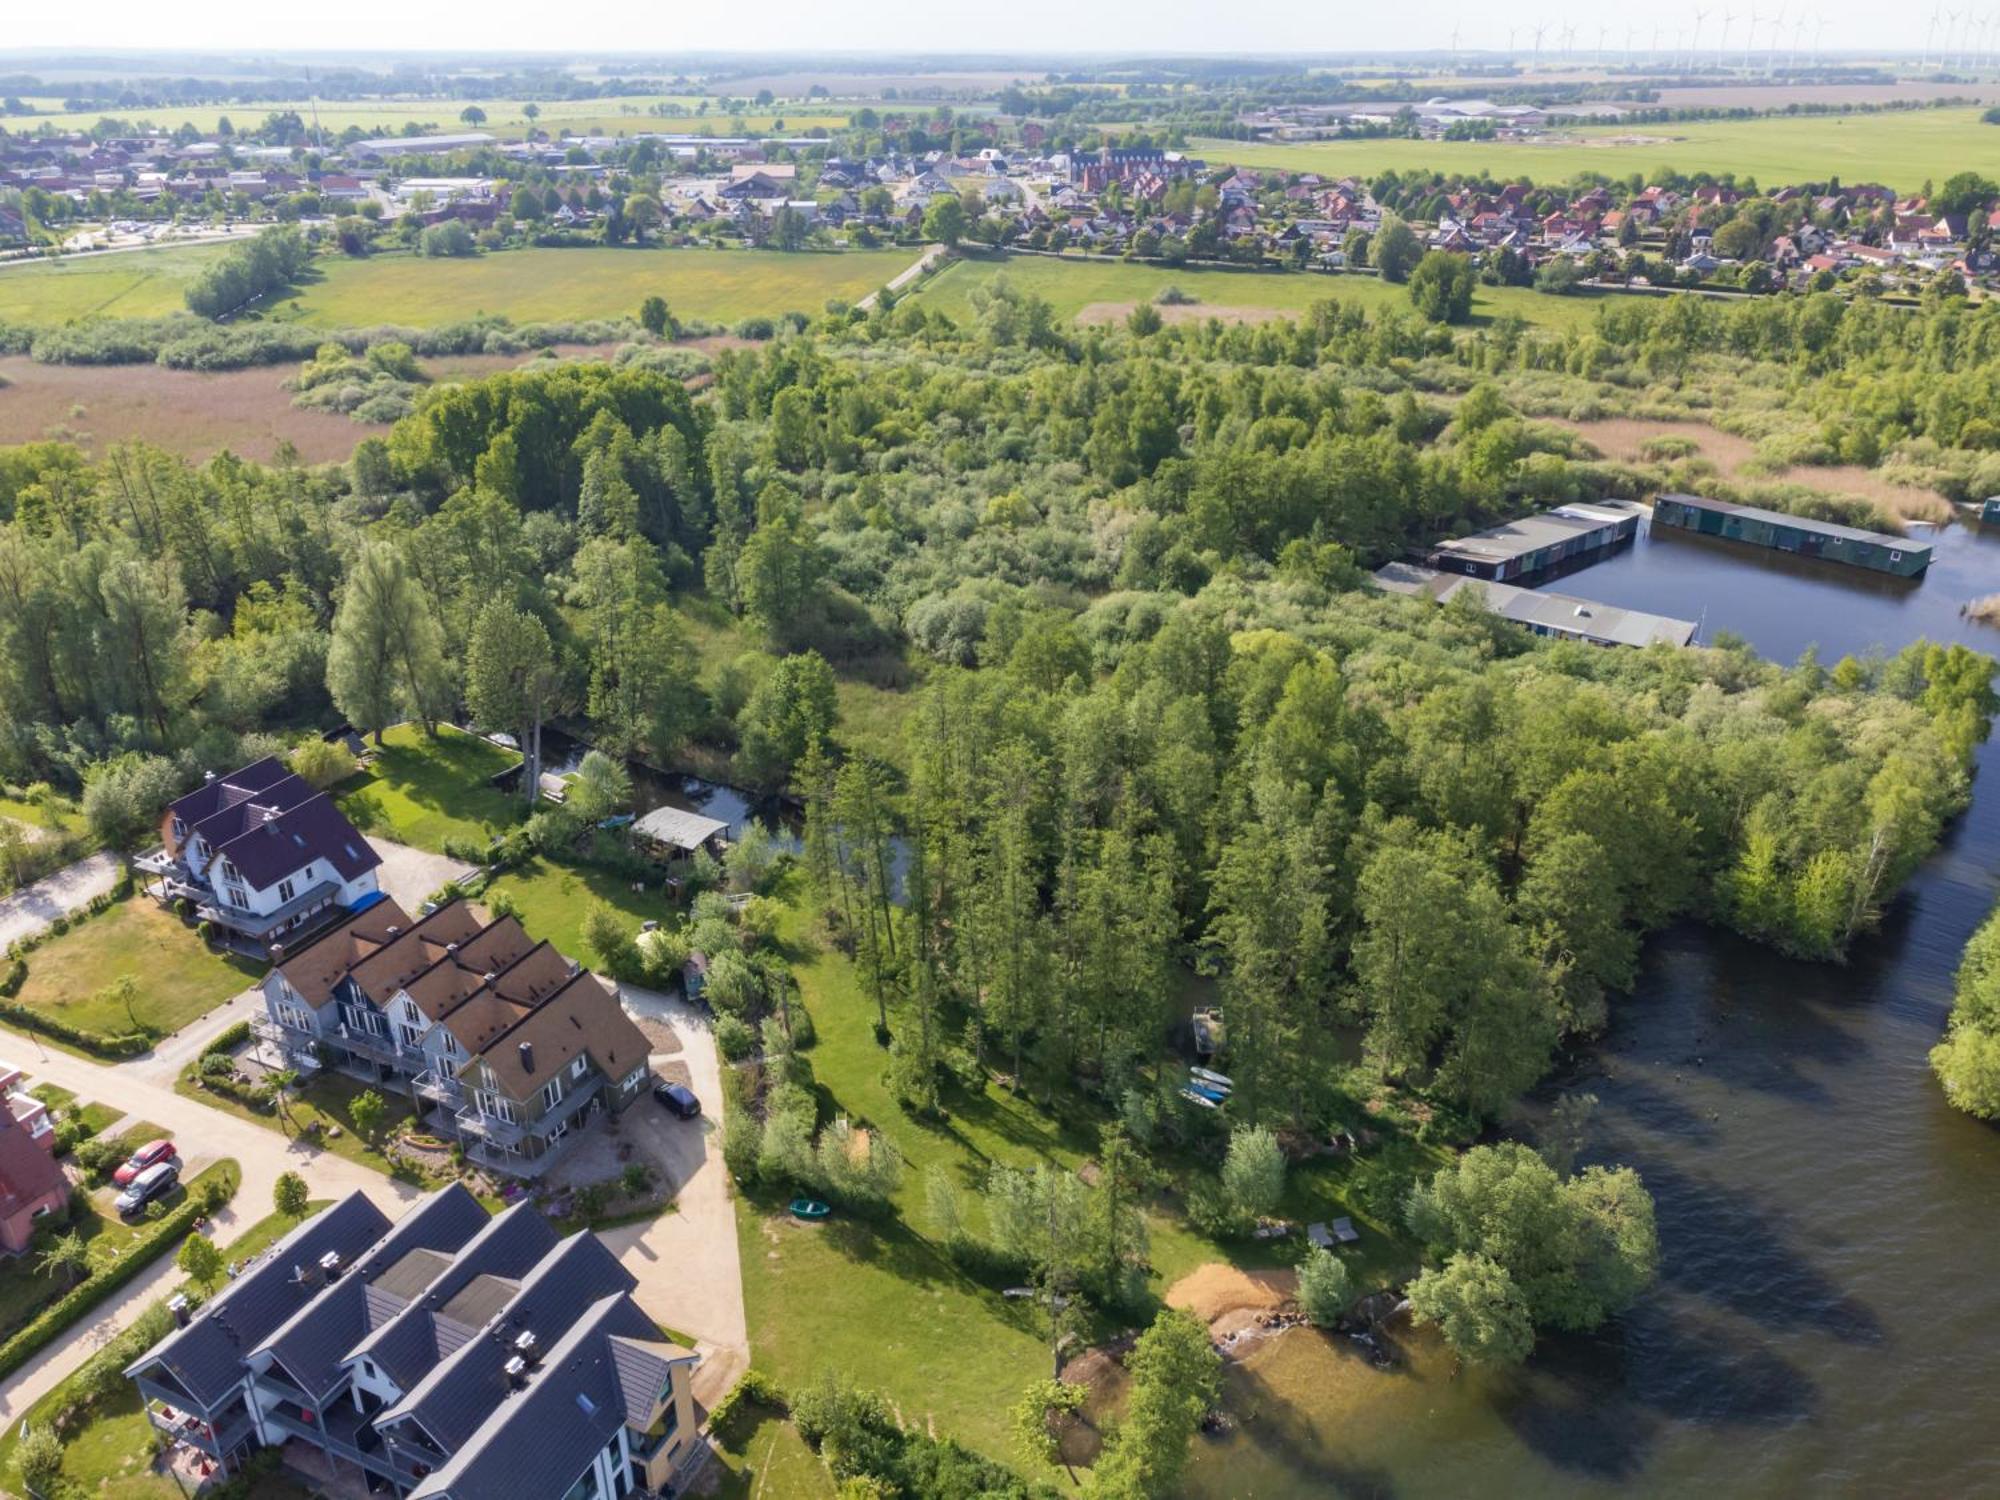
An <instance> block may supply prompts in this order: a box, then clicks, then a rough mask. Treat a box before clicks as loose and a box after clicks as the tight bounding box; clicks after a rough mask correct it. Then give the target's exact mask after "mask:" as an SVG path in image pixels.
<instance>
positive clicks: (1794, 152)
mask: <svg viewBox="0 0 2000 1500" xmlns="http://www.w3.org/2000/svg"><path fill="white" fill-rule="evenodd" d="M1992 131H1993V127H1992V126H1990V125H1982V124H1981V123H1980V120H1979V111H1978V110H1974V109H1918V110H1908V111H1897V112H1894V113H1885V114H1859V115H1832V116H1827V115H1797V116H1774V117H1767V118H1764V119H1755V120H1702V121H1691V122H1685V123H1670V124H1662V125H1632V126H1592V127H1589V128H1579V129H1576V130H1565V131H1563V132H1562V133H1561V135H1562V139H1561V140H1559V141H1552V142H1549V143H1547V144H1539V145H1537V144H1530V143H1522V142H1517V141H1406V140H1354V141H1309V142H1302V143H1300V144H1297V145H1271V144H1265V143H1255V142H1245V141H1218V140H1201V141H1195V142H1193V143H1192V145H1191V147H1190V149H1191V150H1194V151H1197V152H1199V153H1201V154H1202V155H1204V156H1206V157H1207V158H1208V159H1209V160H1211V161H1217V162H1233V163H1235V164H1237V165H1239V166H1246V167H1259V168H1267V169H1271V170H1275V171H1281V172H1319V173H1321V174H1323V175H1328V176H1334V177H1342V176H1347V175H1349V174H1355V175H1362V176H1372V175H1373V174H1375V173H1378V172H1383V171H1386V170H1388V169H1389V168H1392V167H1393V168H1395V169H1397V170H1398V171H1407V170H1412V169H1414V170H1420V171H1437V172H1471V173H1478V172H1486V173H1491V174H1492V175H1494V176H1496V177H1515V176H1525V177H1529V178H1531V179H1533V180H1534V181H1536V182H1538V183H1563V182H1568V181H1569V180H1570V178H1572V177H1574V176H1575V175H1576V174H1577V173H1579V172H1596V173H1601V174H1603V175H1604V176H1607V177H1623V176H1626V175H1627V174H1629V173H1632V172H1641V173H1645V174H1648V175H1651V174H1653V173H1656V172H1659V171H1662V170H1663V169H1667V168H1672V169H1674V170H1676V171H1681V172H1715V173H1723V172H1734V173H1736V174H1737V176H1738V177H1744V176H1750V177H1755V178H1756V179H1757V181H1758V183H1759V184H1761V185H1762V186H1763V187H1765V188H1776V187H1782V186H1784V185H1786V184H1788V183H1797V182H1823V181H1825V180H1826V179H1827V178H1828V177H1838V178H1839V179H1840V180H1841V181H1842V182H1847V183H1856V182H1882V183H1887V184H1888V185H1889V186H1890V187H1893V188H1895V189H1896V190H1897V191H1898V192H1906V193H1907V192H1915V191H1916V189H1917V188H1918V187H1919V186H1920V185H1921V184H1922V183H1923V182H1924V180H1925V179H1926V178H1929V179H1933V180H1935V181H1938V182H1942V181H1944V180H1945V178H1947V177H1949V176H1951V175H1952V173H1954V172H1958V171H1962V170H1964V169H1966V168H1968V167H1976V166H1978V164H1979V163H1980V162H1982V161H1991V160H1992V159H1993V152H1994V146H1995V143H1994V142H1993V140H1992Z"/></svg>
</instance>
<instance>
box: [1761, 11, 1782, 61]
mask: <svg viewBox="0 0 2000 1500" xmlns="http://www.w3.org/2000/svg"><path fill="white" fill-rule="evenodd" d="M1784 31H1785V7H1784V6H1782V5H1781V6H1779V7H1778V19H1777V20H1775V21H1773V22H1772V23H1771V55H1770V59H1769V61H1768V62H1767V63H1766V64H1765V67H1764V71H1765V72H1766V73H1775V72H1777V70H1778V38H1779V37H1781V36H1783V35H1784Z"/></svg>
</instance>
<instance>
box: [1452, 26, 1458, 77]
mask: <svg viewBox="0 0 2000 1500" xmlns="http://www.w3.org/2000/svg"><path fill="white" fill-rule="evenodd" d="M1451 61H1452V65H1453V66H1454V67H1456V66H1457V65H1458V26H1457V24H1456V23H1454V24H1453V25H1452V28H1451Z"/></svg>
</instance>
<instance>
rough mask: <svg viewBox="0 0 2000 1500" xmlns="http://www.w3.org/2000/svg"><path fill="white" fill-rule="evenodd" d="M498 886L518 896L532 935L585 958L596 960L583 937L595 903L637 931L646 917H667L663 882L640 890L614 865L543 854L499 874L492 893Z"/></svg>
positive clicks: (517, 902)
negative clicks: (582, 864)
mask: <svg viewBox="0 0 2000 1500" xmlns="http://www.w3.org/2000/svg"><path fill="white" fill-rule="evenodd" d="M493 891H505V892H506V893H507V895H508V896H509V897H510V898H511V899H512V900H513V902H514V905H515V907H516V909H517V910H518V911H519V912H520V914H521V925H522V926H523V927H525V928H527V929H528V935H529V936H530V937H533V938H536V939H546V940H547V941H548V942H550V943H552V944H553V945H554V946H555V947H556V948H558V949H560V950H561V951H562V952H564V953H567V954H569V955H570V957H572V958H574V959H577V960H578V961H579V962H583V963H594V962H596V956H595V955H594V954H592V953H591V952H590V950H589V948H588V946H587V945H586V944H585V943H584V941H583V919H584V916H585V914H586V913H588V912H589V910H590V908H591V906H592V905H593V904H594V903H596V902H599V901H602V902H605V903H606V904H608V905H609V906H611V907H612V908H614V909H615V910H617V911H619V912H622V913H624V915H625V916H626V917H627V918H629V919H630V925H631V930H632V931H633V932H634V933H635V934H636V933H637V932H638V930H639V924H640V923H641V922H644V921H647V920H649V919H651V920H656V921H664V920H665V919H666V917H667V903H666V897H665V896H664V895H663V894H662V893H661V891H660V888H659V885H658V884H657V882H655V883H651V884H649V885H648V887H647V889H646V890H644V891H635V890H633V889H632V882H631V881H629V880H626V879H624V878H622V877H620V876H618V875H614V874H612V873H611V872H610V871H608V870H592V869H581V868H574V867H571V866H568V865H555V864H550V863H549V862H548V861H547V860H545V859H540V858H536V859H530V860H528V861H526V862H525V863H524V864H521V865H519V866H517V867H516V868H514V869H512V870H509V871H507V872H506V873H505V874H503V875H501V876H499V877H498V878H497V879H495V880H494V882H493V884H492V885H491V886H490V887H489V888H488V892H487V894H489V895H490V894H491V893H492V892H493Z"/></svg>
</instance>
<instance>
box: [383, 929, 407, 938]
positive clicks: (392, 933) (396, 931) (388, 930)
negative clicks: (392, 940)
mask: <svg viewBox="0 0 2000 1500" xmlns="http://www.w3.org/2000/svg"><path fill="white" fill-rule="evenodd" d="M402 930H403V929H402V928H400V927H384V928H383V929H382V931H383V932H385V933H386V934H388V935H389V936H390V937H394V936H395V935H396V934H397V933H399V932H401V931H402Z"/></svg>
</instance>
